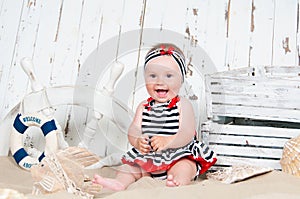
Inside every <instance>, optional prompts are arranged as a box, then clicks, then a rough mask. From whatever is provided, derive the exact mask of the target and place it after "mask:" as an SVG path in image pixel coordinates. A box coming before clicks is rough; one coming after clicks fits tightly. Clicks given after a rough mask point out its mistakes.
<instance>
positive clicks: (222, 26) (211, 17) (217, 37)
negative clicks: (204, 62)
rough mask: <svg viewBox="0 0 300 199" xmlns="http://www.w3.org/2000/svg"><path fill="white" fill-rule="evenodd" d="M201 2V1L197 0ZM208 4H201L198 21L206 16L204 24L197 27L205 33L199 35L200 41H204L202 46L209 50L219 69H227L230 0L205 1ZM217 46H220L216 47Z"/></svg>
mask: <svg viewBox="0 0 300 199" xmlns="http://www.w3.org/2000/svg"><path fill="white" fill-rule="evenodd" d="M195 2H201V1H195ZM204 2H206V4H207V5H206V6H202V5H200V6H199V11H198V16H199V18H198V21H200V20H201V18H204V20H205V21H204V23H205V24H203V25H198V26H197V29H199V30H200V29H201V28H202V27H203V28H202V32H203V33H204V35H203V36H202V35H199V36H198V38H199V39H198V40H199V42H201V41H203V42H202V43H203V45H202V44H201V43H200V46H201V47H202V48H203V49H204V50H205V52H207V54H208V56H209V57H210V58H211V59H212V61H213V63H214V65H215V67H216V70H217V71H224V70H226V69H227V68H226V66H225V64H224V62H225V60H226V45H227V43H226V41H227V38H226V36H227V35H226V33H227V22H228V20H229V18H228V17H227V15H226V14H228V0H222V1H204ZM216 46H218V47H217V48H216Z"/></svg>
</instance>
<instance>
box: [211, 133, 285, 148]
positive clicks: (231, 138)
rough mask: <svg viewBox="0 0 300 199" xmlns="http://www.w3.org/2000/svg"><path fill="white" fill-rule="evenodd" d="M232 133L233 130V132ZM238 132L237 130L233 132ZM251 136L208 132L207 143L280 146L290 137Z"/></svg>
mask: <svg viewBox="0 0 300 199" xmlns="http://www.w3.org/2000/svg"><path fill="white" fill-rule="evenodd" d="M233 133H234V132H233ZM235 133H238V132H235ZM263 135H265V134H262V135H261V137H253V136H249V135H237V134H235V135H223V134H219V133H218V134H210V135H209V144H210V145H215V144H216V145H218V144H222V145H226V146H227V145H236V146H241V147H247V146H249V147H262V148H263V147H268V148H272V147H276V148H282V147H283V146H284V144H285V142H286V141H288V140H289V139H290V138H274V137H267V136H263Z"/></svg>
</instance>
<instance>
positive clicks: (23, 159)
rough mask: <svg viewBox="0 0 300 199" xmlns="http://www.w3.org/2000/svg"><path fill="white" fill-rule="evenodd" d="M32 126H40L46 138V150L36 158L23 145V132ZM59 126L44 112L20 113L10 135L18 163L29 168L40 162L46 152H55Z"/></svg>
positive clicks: (11, 146) (11, 149)
mask: <svg viewBox="0 0 300 199" xmlns="http://www.w3.org/2000/svg"><path fill="white" fill-rule="evenodd" d="M30 126H37V127H39V128H40V129H41V130H42V132H43V135H44V137H45V139H46V144H45V150H44V152H43V153H42V154H41V155H40V157H37V158H34V157H31V156H29V155H28V153H27V152H26V150H25V149H24V145H23V134H24V133H25V131H26V130H27V129H28V127H30ZM56 131H57V126H56V124H55V120H54V119H53V118H50V119H49V118H47V117H45V116H44V115H42V114H30V115H22V114H20V113H19V114H18V115H17V116H16V118H15V120H14V123H13V128H12V132H11V136H10V151H11V153H12V155H13V158H14V159H15V161H16V163H17V164H18V165H19V166H20V167H22V168H23V169H26V170H29V169H30V168H31V166H32V165H36V164H38V163H39V162H40V161H41V160H42V159H43V158H44V157H45V154H46V155H47V154H48V153H51V152H55V151H56V150H57V149H58V141H57V133H56Z"/></svg>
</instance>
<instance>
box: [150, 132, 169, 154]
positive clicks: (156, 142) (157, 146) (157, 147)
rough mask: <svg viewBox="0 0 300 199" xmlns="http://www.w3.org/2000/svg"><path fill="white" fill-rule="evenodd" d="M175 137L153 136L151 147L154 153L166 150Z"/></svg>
mask: <svg viewBox="0 0 300 199" xmlns="http://www.w3.org/2000/svg"><path fill="white" fill-rule="evenodd" d="M174 138H175V135H172V136H153V137H152V138H151V139H150V141H151V146H152V149H153V150H154V151H161V150H164V149H167V148H168V145H169V144H170V143H171V142H172V141H173V140H174Z"/></svg>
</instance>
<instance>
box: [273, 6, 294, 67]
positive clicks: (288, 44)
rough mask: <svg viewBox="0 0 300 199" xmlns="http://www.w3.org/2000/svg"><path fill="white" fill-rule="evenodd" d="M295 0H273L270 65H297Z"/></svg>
mask: <svg viewBox="0 0 300 199" xmlns="http://www.w3.org/2000/svg"><path fill="white" fill-rule="evenodd" d="M297 8H298V1H297V0H286V1H281V0H275V12H274V19H275V20H274V36H273V49H272V50H273V58H272V65H298V53H297V46H296V44H297V40H296V37H297V35H296V33H297V20H298V19H297V15H298V12H297Z"/></svg>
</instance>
